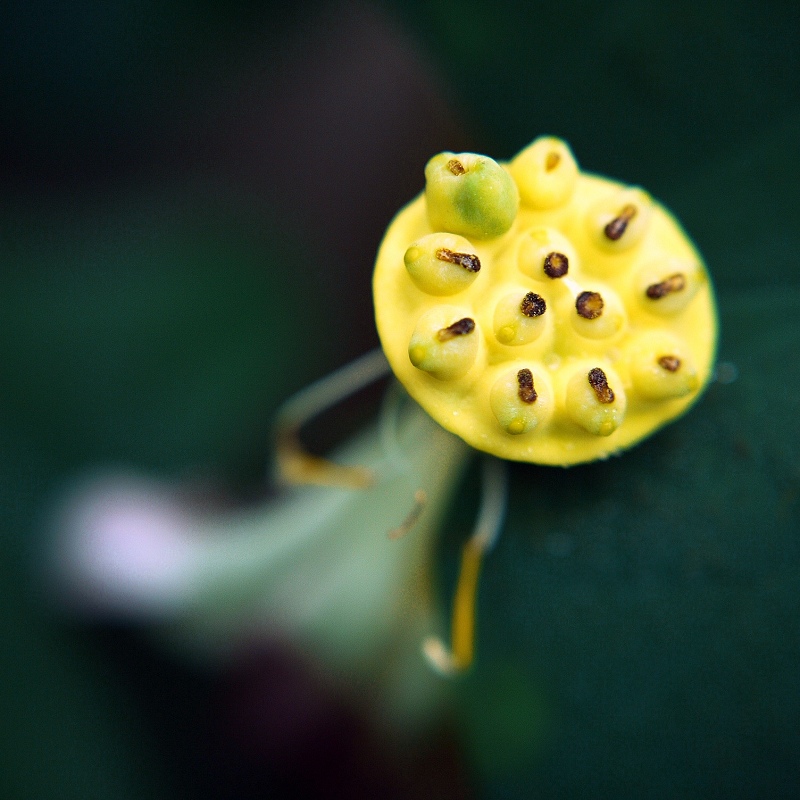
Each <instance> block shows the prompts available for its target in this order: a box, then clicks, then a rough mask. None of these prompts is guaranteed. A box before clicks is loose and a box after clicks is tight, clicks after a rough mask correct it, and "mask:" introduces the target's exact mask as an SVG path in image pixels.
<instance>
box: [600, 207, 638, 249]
mask: <svg viewBox="0 0 800 800" xmlns="http://www.w3.org/2000/svg"><path fill="white" fill-rule="evenodd" d="M635 216H636V206H634V205H631V204H630V203H628V204H627V205H625V206H623V207H622V210H621V211H620V212H619V214H618V215H617V216H616V217H614V219H612V220H611V222H609V223H608V225H606V226H605V228H603V232H604V233H605V235H606V238H608V239H611V241H612V242H616V241H617V240H618V239H621V238H622V234H623V233H625V231H626V230H627V228H628V223H629V222H630V221H631V220H632V219H633V218H634V217H635Z"/></svg>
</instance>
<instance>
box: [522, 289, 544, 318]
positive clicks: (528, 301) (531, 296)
mask: <svg viewBox="0 0 800 800" xmlns="http://www.w3.org/2000/svg"><path fill="white" fill-rule="evenodd" d="M519 310H520V311H521V312H522V313H523V314H524V315H525V316H526V317H541V316H542V314H544V312H545V311H547V303H545V301H544V298H543V297H542V296H541V295H538V294H536V293H535V292H528V294H526V295H525V297H523V298H522V302H521V303H520V304H519Z"/></svg>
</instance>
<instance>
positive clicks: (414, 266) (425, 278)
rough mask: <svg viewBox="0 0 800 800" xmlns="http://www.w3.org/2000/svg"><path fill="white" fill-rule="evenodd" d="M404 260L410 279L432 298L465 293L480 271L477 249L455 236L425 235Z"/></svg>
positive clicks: (409, 250)
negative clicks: (433, 296)
mask: <svg viewBox="0 0 800 800" xmlns="http://www.w3.org/2000/svg"><path fill="white" fill-rule="evenodd" d="M403 260H404V262H405V265H406V269H407V270H408V274H409V276H410V277H411V280H412V281H414V283H415V284H416V285H417V286H418V287H419V288H420V289H422V291H423V292H427V293H428V294H433V295H449V294H457V293H458V292H461V291H463V290H464V289H466V288H467V287H468V286H469V285H470V284H471V283H472V282H473V281H474V280H475V278H476V277H477V275H478V273H479V272H480V269H481V260H480V258H478V255H477V253H476V252H475V248H474V247H473V246H472V245H471V244H470V243H469V242H468V241H467V240H466V239H464V238H462V237H461V236H456V235H455V234H452V233H431V234H429V235H428V236H423V237H422V238H421V239H418V240H417V241H416V242H414V243H413V244H412V245H411V246H410V247H409V248H408V250H406V253H405V255H404V256H403Z"/></svg>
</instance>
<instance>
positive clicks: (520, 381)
mask: <svg viewBox="0 0 800 800" xmlns="http://www.w3.org/2000/svg"><path fill="white" fill-rule="evenodd" d="M517 386H518V387H519V388H518V389H517V395H518V396H519V399H520V400H522V402H523V403H527V404H528V405H530V404H531V403H535V402H536V398H537V397H539V395H538V394H537V393H536V389H534V388H533V374H532V373H531V371H530V370H529V369H527V367H526V368H525V369H521V370H520V371H519V372H518V373H517Z"/></svg>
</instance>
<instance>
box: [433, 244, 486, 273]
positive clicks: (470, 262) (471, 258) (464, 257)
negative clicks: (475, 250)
mask: <svg viewBox="0 0 800 800" xmlns="http://www.w3.org/2000/svg"><path fill="white" fill-rule="evenodd" d="M436 258H438V259H439V261H447V262H448V263H450V264H458V266H459V267H464V269H465V270H467V272H480V271H481V260H480V259H479V258H478V256H475V255H472V253H456V252H454V251H453V250H448V249H447V248H446V247H440V248H439V249H438V250H437V251H436Z"/></svg>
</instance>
